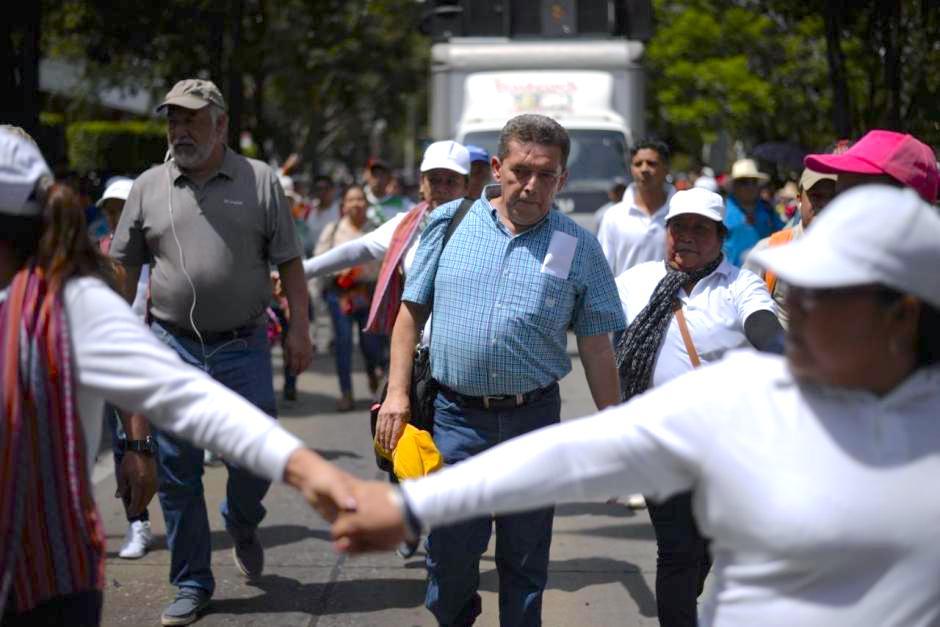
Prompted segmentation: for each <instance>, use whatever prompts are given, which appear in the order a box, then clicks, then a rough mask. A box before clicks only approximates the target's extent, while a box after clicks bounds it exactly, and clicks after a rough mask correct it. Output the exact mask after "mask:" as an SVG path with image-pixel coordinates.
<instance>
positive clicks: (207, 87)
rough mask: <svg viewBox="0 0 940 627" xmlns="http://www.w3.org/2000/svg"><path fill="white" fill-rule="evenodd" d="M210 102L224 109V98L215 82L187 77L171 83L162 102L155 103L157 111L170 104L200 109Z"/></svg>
mask: <svg viewBox="0 0 940 627" xmlns="http://www.w3.org/2000/svg"><path fill="white" fill-rule="evenodd" d="M210 104H214V105H215V106H217V107H219V108H220V109H222V110H223V111H225V110H226V106H225V99H224V98H223V97H222V92H221V91H219V88H218V87H216V86H215V83H213V82H212V81H207V80H203V79H201V78H187V79H183V80H181V81H180V82H178V83H177V84H176V85H173V89H171V90H170V91H169V93H167V95H166V98H164V99H163V102H161V103H160V104H159V105H157V112H160V111H162V110H163V109H165V108H167V107H168V106H170V105H175V106H177V107H183V108H184V109H202V108H203V107H205V106H206V105H210Z"/></svg>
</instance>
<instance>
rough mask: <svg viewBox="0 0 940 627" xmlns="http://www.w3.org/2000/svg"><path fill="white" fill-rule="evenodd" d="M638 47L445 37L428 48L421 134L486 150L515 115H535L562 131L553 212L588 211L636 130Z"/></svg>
mask: <svg viewBox="0 0 940 627" xmlns="http://www.w3.org/2000/svg"><path fill="white" fill-rule="evenodd" d="M642 54H643V44H642V43H640V42H638V41H629V40H623V39H620V40H609V39H608V40H603V39H601V40H591V39H581V40H571V39H568V40H545V39H541V40H516V39H513V40H510V39H504V38H482V37H481V38H455V39H451V40H449V41H447V42H443V43H437V44H435V45H434V46H433V47H432V49H431V57H432V65H431V85H430V87H431V90H430V94H431V107H430V108H431V132H432V135H433V137H434V139H435V140H439V139H456V140H457V141H459V142H461V143H464V144H475V145H477V146H480V147H482V148H485V149H486V150H487V151H489V152H490V153H491V154H494V153H495V152H496V148H497V144H498V142H499V132H500V129H502V127H503V125H504V124H505V123H506V121H507V120H509V118H511V117H513V116H515V115H518V114H520V113H542V114H545V115H549V116H551V117H553V118H555V119H556V120H558V122H559V123H561V124H562V126H564V127H565V128H566V129H567V130H568V133H569V134H570V136H571V154H570V156H569V157H568V169H569V171H570V175H569V179H568V184H567V185H566V187H565V189H564V190H563V191H562V192H561V193H560V194H558V196H557V204H558V207H559V209H561V210H562V211H565V212H567V213H571V212H579V213H584V212H593V211H594V210H596V209H597V208H598V207H600V206H601V205H603V204H604V203H605V202H607V190H608V189H609V187H610V184H611V181H612V180H613V179H614V178H615V177H625V176H629V168H628V166H627V163H628V157H627V155H628V153H627V150H628V147H629V145H630V144H631V143H632V142H633V141H634V140H635V139H638V138H640V137H642V135H643V115H644V110H643V109H644V84H645V78H644V74H643V69H642V66H641V65H640V59H641V56H642Z"/></svg>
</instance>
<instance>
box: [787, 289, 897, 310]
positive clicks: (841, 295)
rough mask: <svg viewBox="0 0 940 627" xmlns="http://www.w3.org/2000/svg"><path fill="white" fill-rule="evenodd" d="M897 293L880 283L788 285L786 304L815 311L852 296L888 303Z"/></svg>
mask: <svg viewBox="0 0 940 627" xmlns="http://www.w3.org/2000/svg"><path fill="white" fill-rule="evenodd" d="M895 294H897V293H896V292H894V291H893V290H890V289H888V288H886V287H882V286H881V285H853V286H851V287H828V288H819V289H814V288H806V287H796V286H794V285H790V286H788V289H787V304H788V305H789V306H791V307H797V308H799V309H800V310H801V311H804V312H809V311H815V310H816V309H819V308H820V307H822V306H824V305H827V304H832V303H842V302H845V301H847V300H850V299H852V298H858V297H862V296H869V297H876V298H878V299H879V300H881V301H883V302H885V303H890V302H891V301H892V300H894V295H895Z"/></svg>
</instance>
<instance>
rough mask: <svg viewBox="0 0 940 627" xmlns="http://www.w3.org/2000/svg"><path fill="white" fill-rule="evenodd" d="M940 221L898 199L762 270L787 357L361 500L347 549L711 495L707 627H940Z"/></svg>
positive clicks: (719, 372) (740, 364)
mask: <svg viewBox="0 0 940 627" xmlns="http://www.w3.org/2000/svg"><path fill="white" fill-rule="evenodd" d="M938 241H940V215H938V214H937V212H936V210H935V209H934V208H933V207H931V206H929V205H927V204H926V203H924V202H923V201H922V200H921V199H920V198H919V197H917V195H916V194H915V193H914V192H911V191H909V190H898V189H894V188H889V187H884V186H866V187H861V188H857V189H853V190H850V191H848V192H846V193H844V194H843V195H841V196H839V197H838V198H836V200H835V201H833V203H832V204H831V205H829V207H828V208H827V211H826V213H824V214H823V215H822V216H820V217H819V218H818V220H817V222H816V223H814V225H813V228H812V229H810V231H809V232H808V233H807V235H806V236H805V237H804V238H803V239H801V240H799V241H797V242H793V243H791V244H787V245H785V246H780V247H777V248H774V249H770V250H767V251H762V252H761V253H760V255H759V259H760V261H761V264H762V265H763V266H764V267H767V268H768V269H770V270H772V271H773V272H775V273H776V274H777V275H778V276H779V277H780V278H781V280H784V281H786V282H787V283H788V284H789V285H790V286H791V289H790V291H789V293H788V309H789V311H790V313H791V322H790V328H789V333H788V335H787V338H786V359H781V358H779V357H776V356H773V355H762V354H757V353H753V352H746V351H741V352H736V353H734V354H732V355H729V356H727V357H726V358H725V359H723V360H722V361H721V362H720V363H718V364H715V365H712V366H709V367H707V368H702V369H699V370H696V371H695V372H692V373H689V374H686V375H683V376H681V377H678V378H676V379H675V380H673V381H670V382H668V383H665V384H664V385H662V386H658V387H656V388H655V389H653V390H651V391H649V392H647V393H645V394H643V395H641V396H639V397H637V398H635V399H633V400H631V401H630V402H628V403H625V404H622V405H619V406H617V407H614V408H611V409H608V410H606V411H604V412H601V413H600V414H598V415H596V416H593V417H591V418H587V419H584V420H577V421H569V422H566V423H563V424H561V425H558V426H555V427H550V428H548V429H544V430H541V431H538V432H535V433H532V434H529V435H527V436H524V437H522V438H517V439H515V440H513V441H511V442H508V443H506V444H504V445H501V446H499V447H496V448H494V449H491V450H489V451H487V452H486V453H484V454H482V455H478V456H476V457H474V458H473V459H471V460H468V461H466V462H464V463H461V464H458V465H455V466H453V467H451V468H448V469H445V470H443V471H442V472H440V473H436V474H434V475H430V476H428V477H425V478H422V479H419V480H417V481H410V482H405V483H403V484H402V485H401V488H400V490H396V489H395V488H392V487H389V486H386V485H382V484H366V483H363V484H360V485H358V486H357V487H356V488H355V490H354V491H355V492H356V495H357V503H358V510H357V512H355V513H350V514H348V515H346V516H344V517H341V518H340V520H338V521H337V523H336V524H335V525H334V528H333V533H334V536H335V537H336V538H337V547H338V548H339V549H340V550H343V551H348V552H358V551H363V550H369V549H376V548H387V547H392V546H394V545H395V543H396V542H398V541H399V540H400V539H401V538H402V537H405V536H407V535H409V534H415V533H417V532H419V531H420V530H421V529H422V528H424V527H430V526H435V525H442V524H450V523H453V522H455V521H458V520H463V519H466V518H471V517H473V516H477V515H480V514H483V513H490V512H498V513H508V512H513V511H518V510H525V509H530V508H532V507H539V506H543V505H545V504H548V503H551V502H558V501H571V500H577V499H585V498H593V497H603V496H605V495H608V494H612V493H617V492H622V491H637V492H642V493H644V494H648V495H651V496H655V497H657V498H660V499H662V498H667V497H670V496H672V495H675V494H678V493H681V492H683V491H689V490H691V491H692V506H693V510H694V512H695V518H696V520H697V522H698V524H699V526H700V527H701V529H702V532H703V533H704V535H706V536H707V537H709V538H711V551H712V555H713V556H714V559H715V563H714V567H713V568H714V575H713V576H714V585H713V586H710V588H709V598H708V600H707V602H706V603H705V605H704V606H703V607H702V609H701V611H700V614H699V621H700V624H702V625H716V626H726V625H741V626H750V625H762V626H768V627H774V626H781V627H783V626H787V627H790V626H792V625H800V626H801V627H824V626H825V627H829V626H831V625H878V626H897V627H902V626H903V627H911V626H921V627H927V626H930V625H938V624H940V586H938V585H937V582H938V581H940V544H938V543H937V542H936V538H935V537H934V534H933V533H932V530H933V529H934V528H935V527H936V523H937V521H938V520H940V496H938V494H937V491H936V490H934V489H932V488H931V486H933V485H935V483H936V480H937V477H938V476H940V420H938V411H940V410H938V408H940V365H938V364H940V281H937V280H936V274H935V272H936V268H937V267H938V266H940V247H938V246H937V242H938Z"/></svg>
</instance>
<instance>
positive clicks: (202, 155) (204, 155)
mask: <svg viewBox="0 0 940 627" xmlns="http://www.w3.org/2000/svg"><path fill="white" fill-rule="evenodd" d="M214 147H215V142H214V141H208V142H206V143H204V144H191V143H176V144H170V154H171V155H173V160H174V161H176V165H178V166H179V167H180V168H181V169H183V170H191V169H193V168H198V167H199V166H201V165H202V164H203V163H205V162H206V160H207V159H208V158H209V156H210V155H211V154H212V149H213V148H214Z"/></svg>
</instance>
